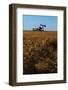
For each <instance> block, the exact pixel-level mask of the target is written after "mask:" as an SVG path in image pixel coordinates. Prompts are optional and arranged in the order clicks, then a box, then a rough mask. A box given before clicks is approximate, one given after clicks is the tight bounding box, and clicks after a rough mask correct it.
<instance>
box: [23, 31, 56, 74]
mask: <svg viewBox="0 0 68 90" xmlns="http://www.w3.org/2000/svg"><path fill="white" fill-rule="evenodd" d="M23 38H24V41H23V43H24V46H23V50H24V58H23V74H42V73H57V32H33V31H32V32H28V31H27V32H24V37H23Z"/></svg>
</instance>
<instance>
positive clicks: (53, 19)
mask: <svg viewBox="0 0 68 90" xmlns="http://www.w3.org/2000/svg"><path fill="white" fill-rule="evenodd" d="M23 23H24V24H23V27H24V30H32V28H34V27H39V26H40V24H43V25H46V30H47V31H57V16H39V15H24V16H23Z"/></svg>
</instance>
